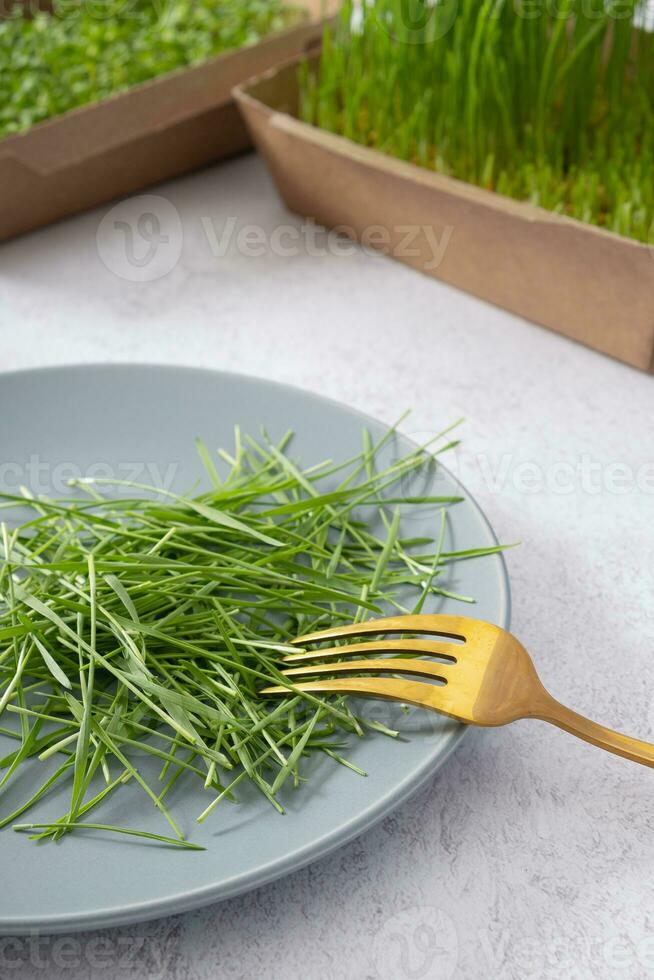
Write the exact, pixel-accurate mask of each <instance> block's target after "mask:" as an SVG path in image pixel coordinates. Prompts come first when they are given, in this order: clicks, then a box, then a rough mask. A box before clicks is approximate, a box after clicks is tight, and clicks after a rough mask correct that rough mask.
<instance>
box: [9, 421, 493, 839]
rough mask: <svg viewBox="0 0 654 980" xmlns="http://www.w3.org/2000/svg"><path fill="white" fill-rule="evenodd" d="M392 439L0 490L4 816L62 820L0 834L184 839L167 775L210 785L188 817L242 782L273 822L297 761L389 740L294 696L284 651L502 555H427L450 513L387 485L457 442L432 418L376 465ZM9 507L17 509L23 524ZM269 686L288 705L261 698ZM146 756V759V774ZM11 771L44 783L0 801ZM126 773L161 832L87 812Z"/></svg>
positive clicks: (422, 596)
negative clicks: (340, 454)
mask: <svg viewBox="0 0 654 980" xmlns="http://www.w3.org/2000/svg"><path fill="white" fill-rule="evenodd" d="M394 432H395V428H393V429H390V430H389V431H388V432H387V433H386V434H385V435H384V436H382V438H381V439H380V440H379V441H378V442H377V443H376V444H375V443H373V441H372V438H371V436H370V434H369V433H367V432H366V433H364V437H363V449H362V452H361V453H360V454H358V455H356V456H354V457H352V458H350V459H348V460H346V461H345V462H338V463H335V462H332V461H329V460H326V461H324V462H322V463H321V464H319V465H317V466H312V467H309V468H302V467H301V466H300V465H299V463H298V462H297V461H295V460H294V459H293V458H292V456H291V455H290V449H289V447H290V445H291V434H290V433H287V434H286V435H285V436H284V438H283V439H282V440H281V441H280V442H278V443H274V442H272V441H271V440H270V439H269V438H268V436H267V435H266V433H265V432H263V433H261V435H260V436H259V437H258V438H256V439H255V438H252V437H250V436H245V435H243V434H241V433H240V431H239V430H238V429H237V430H236V438H235V448H234V450H233V452H231V453H229V452H227V451H225V450H221V451H220V452H218V453H215V454H212V453H211V452H210V450H209V449H208V448H207V447H206V446H205V445H204V443H202V442H198V451H199V456H200V459H201V461H202V463H203V464H204V468H205V470H206V475H207V478H208V481H209V484H210V487H211V489H210V490H208V491H206V492H198V491H196V490H194V491H193V492H192V493H190V494H187V495H181V494H175V493H172V492H171V491H164V490H162V489H160V488H158V487H150V486H144V485H139V484H130V483H124V482H119V481H107V480H95V481H87V480H85V481H82V480H78V481H76V487H75V492H74V493H71V495H70V496H69V497H67V498H65V499H62V500H53V499H49V498H47V497H45V496H40V497H38V498H35V497H33V496H32V495H31V494H29V493H28V492H27V491H23V492H22V493H21V494H16V495H12V494H3V495H0V508H1V509H2V510H3V511H5V512H6V517H7V520H6V521H4V522H2V525H1V534H0V541H1V543H2V563H1V564H0V716H1V717H0V720H2V722H3V725H2V728H1V729H0V733H1V734H2V735H3V736H4V737H5V739H8V740H9V741H10V742H11V741H13V742H14V743H15V746H14V748H13V749H12V750H11V751H7V754H6V755H5V756H4V758H0V827H8V826H11V825H15V821H16V820H17V819H18V818H20V817H22V816H23V815H24V814H26V813H29V812H30V811H31V810H32V809H33V808H34V807H35V806H37V804H39V803H40V802H41V801H43V800H44V799H47V798H48V795H49V794H51V792H52V791H53V790H54V789H56V790H65V792H66V793H67V795H68V800H69V802H68V809H67V810H66V811H65V812H64V813H62V815H61V816H60V817H59V818H58V819H57V820H49V821H47V822H43V821H41V822H31V823H25V824H19V825H15V829H16V830H21V831H23V830H24V831H31V832H33V834H32V836H34V837H36V838H37V839H40V840H41V839H55V840H56V839H59V838H61V837H63V836H64V835H67V834H71V833H76V832H78V831H80V830H83V829H85V830H95V831H97V832H104V831H108V832H112V833H117V834H129V835H136V836H140V837H142V838H143V839H144V840H149V841H154V842H159V843H162V844H177V845H181V846H184V847H190V848H196V845H191V844H188V843H187V842H186V841H185V840H184V834H183V832H182V829H181V827H180V826H179V824H178V823H177V821H176V819H175V816H174V814H173V813H172V811H171V808H170V807H169V806H168V805H167V801H168V799H169V797H170V796H171V791H172V789H173V788H175V787H176V788H177V789H178V790H179V789H180V787H183V786H185V785H186V786H188V785H189V782H190V783H191V784H192V783H193V782H194V783H195V784H196V785H198V784H199V786H200V787H201V788H202V789H203V791H204V792H206V795H207V804H206V806H205V807H204V809H203V810H202V812H201V813H200V814H199V815H198V820H199V821H200V822H204V821H205V820H207V819H208V818H209V816H210V815H211V814H212V813H213V812H214V811H215V809H216V807H217V806H218V805H219V804H221V803H223V802H224V801H230V802H236V801H237V799H238V797H237V795H236V790H237V789H238V787H239V786H240V784H241V783H243V782H244V781H246V780H247V781H248V782H250V783H251V784H252V785H253V786H254V787H256V789H257V790H258V791H259V792H260V793H261V794H262V795H263V796H264V797H265V799H267V800H268V802H269V803H270V804H271V805H272V806H273V807H274V808H275V809H276V810H278V811H279V812H280V813H283V812H284V807H283V802H282V800H281V798H280V797H281V796H282V795H283V794H282V790H284V792H287V789H286V788H285V787H286V786H287V784H288V785H289V786H290V785H293V786H299V785H300V784H301V783H302V782H303V781H304V778H305V777H303V776H302V772H301V770H302V763H303V760H304V759H305V757H307V756H308V755H310V754H314V755H315V754H317V753H320V754H322V755H324V756H326V757H328V758H330V759H331V760H333V761H334V762H335V763H337V764H339V765H343V766H345V767H348V768H349V769H351V770H352V771H354V772H355V773H359V774H361V775H365V773H363V771H362V770H361V769H360V768H359V767H358V766H356V765H354V764H353V763H351V762H349V761H348V760H347V758H346V757H345V756H344V755H343V754H342V751H344V750H346V748H347V744H348V739H349V738H351V737H352V736H355V737H362V736H363V735H364V733H365V732H366V731H373V732H376V733H381V734H384V735H386V736H389V737H393V738H395V737H397V736H398V734H399V733H398V730H396V729H391V728H389V727H388V726H386V725H383V724H382V723H381V722H379V721H376V720H372V719H367V718H366V717H365V712H363V715H361V714H360V713H359V711H360V709H359V708H357V709H355V708H354V706H353V704H350V703H349V701H348V699H347V698H346V697H343V696H341V697H334V698H326V697H317V696H316V695H314V694H311V693H310V692H299V691H298V690H297V688H296V687H295V685H294V684H293V683H292V681H291V680H289V679H288V678H286V677H284V676H283V675H282V674H281V673H280V667H281V664H280V658H281V656H282V655H283V654H284V653H286V652H288V651H289V650H292V649H294V648H293V647H291V646H290V645H289V641H290V640H291V639H292V638H293V637H294V636H297V635H298V633H302V632H307V631H311V630H314V629H316V628H319V627H320V626H325V625H327V624H332V623H334V622H340V621H342V622H347V621H349V620H352V619H356V618H364V619H365V618H367V617H369V616H370V615H375V614H379V613H380V612H382V611H384V610H389V609H390V610H397V611H398V612H410V611H420V610H421V609H422V608H423V606H424V604H425V602H427V601H428V600H429V599H430V598H431V599H432V600H433V599H434V597H438V596H451V595H452V593H451V592H450V591H449V590H447V589H446V588H444V584H445V583H444V582H443V581H442V579H443V573H444V572H445V571H446V569H447V566H448V564H449V563H450V562H454V561H459V560H463V559H470V558H476V557H479V556H482V555H489V554H493V553H495V552H497V551H498V550H500V546H495V547H486V548H478V549H467V550H464V551H449V552H448V551H446V550H444V542H445V535H446V508H447V507H449V506H450V505H455V504H456V503H457V502H459V500H460V499H461V498H460V497H458V496H437V495H429V494H412V493H410V492H403V491H405V490H406V488H407V487H408V486H411V481H412V480H413V479H414V478H417V477H418V476H420V474H421V472H423V473H424V468H425V467H427V468H429V467H433V466H435V465H437V463H436V457H437V456H438V455H440V453H441V452H443V451H444V450H445V449H447V448H449V447H451V446H452V445H454V444H455V443H454V442H453V441H452V440H449V429H448V430H444V432H442V433H439V434H438V436H437V437H435V439H434V440H432V442H431V443H430V444H427V446H425V447H420V448H417V449H416V450H414V451H412V452H410V453H409V454H408V455H406V456H405V457H403V458H401V459H394V460H392V461H391V462H385V463H382V462H381V459H382V458H386V457H382V454H381V450H382V449H384V448H386V450H387V448H388V443H389V441H390V440H391V439H392V438H393V436H394ZM448 440H449V441H448ZM386 455H388V452H387V453H386ZM225 462H227V463H228V466H229V469H228V470H227V471H226V472H225V474H224V475H223V473H222V471H221V467H223V468H224V464H225ZM108 484H111V486H110V487H109V489H110V490H111V493H107V489H108V487H107V485H108ZM17 507H20V508H21V515H22V513H23V511H24V510H25V509H27V511H28V517H27V519H26V520H25V519H23V520H22V522H20V523H18V518H17V517H16V516H15V514H16V513H17V511H16V508H17ZM427 508H428V510H427ZM409 510H410V511H411V512H415V513H416V514H418V515H419V516H421V518H422V519H423V521H424V518H425V514H429V515H430V517H433V521H434V528H433V534H432V535H424V534H423V535H421V536H414V537H408V536H405V535H403V523H404V522H403V520H402V515H403V514H406V513H407V512H408V511H409ZM12 516H13V521H14V523H13V524H12V525H11V526H10V524H9V519H10V518H12ZM459 598H462V599H466V600H468V601H470V600H469V597H459ZM271 683H277V684H284V685H285V686H286V687H287V688H288V689H289V697H288V698H285V699H282V700H278V699H263V698H261V697H260V695H259V693H258V692H259V690H260V689H261V688H262V687H263V686H265V685H268V684H271ZM11 719H13V720H15V722H16V723H15V724H11ZM142 758H146V759H148V760H149V761H150V762H152V763H156V764H157V768H158V769H159V778H158V781H157V780H156V776H155V777H154V780H153V777H152V776H151V775H147V777H146V772H145V771H144V767H143V766H142V765H141V763H140V762H139V761H138V760H139V759H142ZM28 763H29V765H30V766H31V767H35V766H36V767H39V766H43V778H42V781H41V782H40V785H38V786H37V788H36V789H33V790H32V792H31V795H29V797H28V798H27V799H24V800H23V801H22V802H20V803H19V804H18V805H16V802H15V801H14V803H13V806H12V808H5V809H4V810H3V809H2V800H3V797H4V794H5V791H6V789H7V788H8V787H11V786H14V784H16V785H19V784H18V777H19V775H20V773H21V771H22V769H23V767H24V766H25V765H27V764H28ZM147 772H148V773H149V772H150V770H149V769H148V770H147ZM125 783H130V784H131V785H132V786H133V787H135V788H140V790H141V791H142V792H143V794H144V796H145V797H147V799H148V800H149V805H151V806H153V807H154V808H155V809H156V810H158V811H159V813H160V815H161V817H162V819H163V820H164V821H166V822H167V823H168V825H169V827H170V828H172V831H173V834H174V836H173V837H168V836H162V835H159V834H155V833H151V832H145V831H141V830H138V829H132V828H125V827H119V826H114V825H112V824H107V823H105V822H87V820H86V819H85V818H86V816H87V815H90V816H91V818H94V817H95V814H96V812H98V811H99V810H100V809H101V805H102V804H103V802H104V801H106V800H107V798H108V797H110V796H112V795H113V794H114V793H115V792H116V791H120V788H121V787H122V786H124V784H125Z"/></svg>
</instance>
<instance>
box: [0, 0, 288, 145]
mask: <svg viewBox="0 0 654 980" xmlns="http://www.w3.org/2000/svg"><path fill="white" fill-rule="evenodd" d="M24 6H25V7H32V8H33V7H35V6H36V5H35V4H29V3H28V2H27V0H25V4H24ZM101 6H102V9H101V11H99V10H98V5H97V4H95V3H87V2H86V0H54V3H53V9H52V12H45V11H37V12H35V13H34V15H33V16H29V17H28V16H25V15H24V10H23V9H22V8H21V4H20V3H18V4H16V5H14V7H13V9H12V10H11V12H10V13H9V15H8V16H6V17H4V18H2V19H0V136H7V135H10V134H12V133H19V132H22V131H23V130H25V129H29V127H30V126H33V125H34V124H35V123H38V122H41V121H42V120H44V119H49V118H51V117H52V116H58V115H60V114H61V113H63V112H67V111H68V110H69V109H74V108H76V107H78V106H82V105H86V104H88V103H90V102H98V101H100V100H101V99H105V98H107V97H108V96H111V95H114V94H115V93H117V92H122V91H124V90H125V89H129V88H131V87H132V86H134V85H138V84H139V83H141V82H146V81H148V80H149V79H151V78H156V77H157V76H158V75H163V74H165V73H167V72H170V71H174V70H175V69H177V68H183V67H185V66H187V65H197V64H200V63H202V62H203V61H206V60H207V59H209V58H212V57H214V56H215V55H217V54H221V53H222V52H223V51H227V50H230V49H233V48H240V47H243V46H245V45H248V44H254V43H255V42H256V41H259V40H261V39H262V38H263V37H265V36H266V35H267V34H270V33H272V32H274V31H278V30H282V29H284V28H287V27H290V26H292V25H293V24H295V23H297V22H299V21H300V20H301V19H302V18H303V17H304V16H305V15H304V14H303V12H302V11H301V10H300V8H299V7H297V6H294V5H293V6H292V5H290V4H286V3H284V2H283V0H265V2H263V3H262V2H261V0H130V2H129V3H125V2H124V0H115V2H114V0H108V2H106V3H103V4H102V5H101Z"/></svg>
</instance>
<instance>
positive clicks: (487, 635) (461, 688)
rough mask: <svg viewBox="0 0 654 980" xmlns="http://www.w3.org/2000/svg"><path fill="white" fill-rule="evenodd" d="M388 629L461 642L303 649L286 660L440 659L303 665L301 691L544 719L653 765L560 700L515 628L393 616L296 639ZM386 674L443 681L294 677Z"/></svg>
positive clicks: (462, 715)
mask: <svg viewBox="0 0 654 980" xmlns="http://www.w3.org/2000/svg"><path fill="white" fill-rule="evenodd" d="M375 633H376V634H384V633H418V634H422V635H424V634H432V635H435V636H438V637H445V638H446V639H449V640H457V641H458V642H456V643H448V642H443V640H436V641H434V640H415V639H395V640H387V639H377V640H372V641H367V642H364V643H353V644H349V645H348V646H335V647H329V648H327V649H318V650H312V651H301V652H298V653H293V654H290V655H288V656H286V657H284V661H285V662H291V661H293V662H295V661H314V660H316V659H324V658H327V660H328V661H329V659H330V658H335V657H351V656H353V655H354V656H358V655H359V654H369V653H378V654H388V653H394V654H405V653H415V654H422V655H425V654H427V655H429V656H431V657H438V658H440V659H439V660H438V661H434V660H417V659H416V660H413V659H411V660H409V659H403V658H401V657H397V656H395V657H386V658H383V659H370V660H368V659H364V660H348V661H344V662H339V663H334V662H328V663H303V664H302V665H301V666H299V667H292V668H289V669H287V670H284V671H283V673H284V675H285V676H287V677H288V678H289V681H292V683H293V688H294V689H296V690H300V691H316V692H324V693H331V692H338V693H340V694H357V695H363V696H371V697H378V698H387V699H390V700H392V701H401V702H403V703H405V704H412V705H416V706H418V707H421V708H430V709H431V710H432V711H438V712H441V713H442V714H444V715H448V716H449V717H450V718H456V719H457V720H458V721H462V722H465V723H466V724H470V725H481V726H484V727H489V726H496V725H508V724H510V722H513V721H517V720H518V719H519V718H539V719H541V720H542V721H548V722H550V724H552V725H556V726H558V727H559V728H563V729H564V730H565V731H566V732H570V733H571V734H572V735H576V736H577V737H578V738H582V739H585V741H586V742H591V743H592V744H593V745H598V746H599V747H600V748H601V749H605V750H606V751H607V752H613V753H615V754H616V755H622V756H624V757H625V758H626V759H631V760H632V761H633V762H640V763H642V765H645V766H652V767H654V745H650V744H649V743H648V742H641V741H639V740H638V739H635V738H629V737H628V736H627V735H621V734H620V733H619V732H614V731H612V730H611V729H610V728H604V727H603V726H602V725H598V724H596V723H595V722H594V721H590V719H588V718H584V717H583V715H578V714H577V713H576V711H571V710H570V708H566V707H565V706H564V705H562V704H560V703H559V702H558V701H556V700H555V699H554V698H553V697H552V696H551V695H550V694H548V692H547V691H546V690H545V688H544V687H543V685H542V683H541V681H540V679H539V677H538V674H537V673H536V668H535V667H534V665H533V663H532V660H531V657H530V656H529V654H528V653H527V651H526V650H525V648H524V647H523V645H522V644H521V643H520V641H519V640H517V639H516V638H515V636H513V635H512V634H511V633H508V632H507V631H506V630H503V629H500V627H499V626H493V625H492V623H485V622H482V621H481V620H478V619H469V618H468V617H467V616H440V615H419V616H390V617H387V618H384V619H373V620H369V621H368V622H365V623H356V624H353V625H352V626H336V627H334V628H333V629H327V630H322V631H321V632H319V633H308V634H307V635H306V636H300V637H298V639H297V640H294V641H293V642H294V643H301V644H307V643H318V642H321V641H322V640H341V639H343V638H345V637H358V636H367V635H370V634H375ZM361 672H365V673H368V674H370V673H374V674H379V673H385V672H390V673H393V674H412V675H415V676H417V677H425V678H427V679H429V680H432V681H439V682H440V684H434V683H423V682H421V681H411V680H405V679H400V678H398V677H383V676H382V677H350V676H348V677H330V678H325V679H324V680H311V681H303V682H301V683H299V684H296V683H295V678H296V677H299V676H302V675H305V676H306V675H311V674H357V673H358V674H361ZM291 692H292V689H291V688H287V687H283V686H275V687H267V688H265V689H264V690H262V691H261V694H289V693H291Z"/></svg>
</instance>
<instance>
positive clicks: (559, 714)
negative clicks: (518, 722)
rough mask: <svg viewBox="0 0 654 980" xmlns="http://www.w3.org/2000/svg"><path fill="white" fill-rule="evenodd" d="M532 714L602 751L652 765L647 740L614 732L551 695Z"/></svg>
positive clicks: (653, 752) (653, 755)
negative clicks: (567, 706)
mask: <svg viewBox="0 0 654 980" xmlns="http://www.w3.org/2000/svg"><path fill="white" fill-rule="evenodd" d="M532 717H535V718H540V719H542V720H543V721H548V722H550V724H552V725H556V726H557V728H562V729H563V730H564V731H566V732H570V734H571V735H576V736H577V738H582V739H583V740H584V741H585V742H590V743H591V744H592V745H597V746H599V748H600V749H604V750H605V751H606V752H613V754H614V755H621V756H624V758H625V759H631V761H632V762H639V763H640V764H641V765H643V766H650V767H652V768H654V745H651V744H650V743H649V742H642V741H640V739H637V738H630V737H629V736H628V735H621V734H620V732H614V731H613V729H611V728H605V727H604V726H603V725H598V724H597V722H595V721H591V720H590V718H584V716H583V715H579V714H577V712H576V711H572V710H571V709H570V708H566V706H565V705H564V704H561V703H560V702H559V701H557V700H556V699H555V698H553V697H551V696H549V695H548V696H547V699H546V700H545V702H544V705H543V706H542V708H541V709H540V710H538V711H537V712H536V713H535V714H534V715H532Z"/></svg>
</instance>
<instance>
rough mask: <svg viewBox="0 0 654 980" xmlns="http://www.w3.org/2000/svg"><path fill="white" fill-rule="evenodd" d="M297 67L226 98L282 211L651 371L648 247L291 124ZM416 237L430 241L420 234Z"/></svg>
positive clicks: (653, 253)
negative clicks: (341, 230) (263, 164)
mask: <svg viewBox="0 0 654 980" xmlns="http://www.w3.org/2000/svg"><path fill="white" fill-rule="evenodd" d="M296 65H297V61H294V62H292V63H290V64H288V65H286V66H284V67H282V68H279V69H275V70H273V71H271V72H268V73H267V74H264V75H263V76H261V77H260V78H256V79H253V80H251V81H250V82H248V83H246V84H245V85H242V86H239V87H238V88H237V89H236V90H235V93H234V94H235V98H236V100H237V102H238V104H239V106H240V108H241V111H242V112H243V115H244V118H245V120H246V122H247V125H248V128H249V130H250V133H251V135H252V138H253V140H254V143H255V145H256V146H257V147H258V149H259V150H260V152H261V153H262V154H263V156H264V157H265V159H266V161H267V162H268V165H269V167H270V170H271V172H272V175H273V177H274V179H275V182H276V184H277V187H278V189H279V192H280V194H281V196H282V198H283V199H284V202H285V203H286V205H287V206H288V207H289V208H290V209H291V210H292V211H295V212H297V213H298V214H302V215H305V216H309V217H312V218H315V219H316V220H317V221H319V222H320V223H321V224H324V225H327V226H329V227H336V226H345V228H346V229H348V233H349V234H352V235H353V236H354V237H356V238H357V239H359V240H362V241H367V242H368V243H369V244H370V245H372V246H374V247H381V248H383V250H384V251H386V252H388V254H390V255H392V256H393V257H395V258H398V259H399V260H400V261H402V262H405V263H407V264H408V265H411V266H413V268H415V269H419V270H420V271H421V272H426V273H427V274H428V275H432V276H436V277H437V278H439V279H442V280H444V281H445V282H448V283H451V284H452V285H453V286H458V287H459V288H460V289H464V290H466V291H467V292H469V293H473V294H474V295H475V296H480V297H481V298H482V299H485V300H488V301H490V302H491V303H495V304H496V305H497V306H501V307H504V308H505V309H507V310H510V311H511V312H513V313H517V314H519V315H520V316H523V317H527V318H528V319H530V320H533V321H535V322H536V323H540V324H543V325H544V326H547V327H550V328H551V329H553V330H557V331H559V332H560V333H563V334H567V335H568V336H569V337H572V338H574V339H575V340H578V341H580V342H581V343H584V344H588V345H589V346H591V347H595V348H597V349H598V350H600V351H603V352H604V353H606V354H610V355H611V356H613V357H616V358H618V359H619V360H622V361H626V362H627V363H628V364H633V365H635V366H636V367H639V368H642V369H644V370H654V242H653V243H652V245H651V246H648V245H645V244H641V243H639V242H635V241H632V240H631V239H628V238H623V237H621V236H619V235H616V234H613V233H611V232H607V231H604V230H603V229H601V228H597V227H594V226H592V225H587V224H584V223H582V222H580V221H576V220H574V219H571V218H566V217H562V216H560V215H556V214H554V213H553V212H551V211H546V210H544V209H542V208H538V207H534V206H533V205H531V204H525V203H522V202H519V201H514V200H512V199H510V198H507V197H503V196H501V195H498V194H495V193H493V192H492V191H487V190H483V189H481V188H477V187H474V186H472V185H471V184H466V183H463V182H461V181H458V180H455V179H453V178H450V177H444V176H441V175H439V174H436V173H433V172H432V171H429V170H426V169H424V168H422V167H418V166H416V165H414V164H411V163H405V162H403V161H399V160H396V159H393V158H392V157H390V156H386V155H384V154H383V153H380V152H379V151H377V150H373V149H369V148H367V147H364V146H360V145H358V144H356V143H354V142H352V141H350V140H348V139H345V138H343V137H341V136H335V135H334V134H332V133H327V132H324V131H322V130H320V129H317V128H316V127H314V126H309V125H307V124H306V123H303V122H300V121H299V120H298V119H297V118H296V114H297V103H298V90H297V82H296V77H297V71H296ZM425 227H428V228H430V229H431V231H430V240H429V241H428V240H427V238H426V235H425V234H423V233H420V230H421V229H424V228H425ZM380 228H381V231H380ZM411 235H412V236H413V238H412V240H411V241H410V240H409V236H411ZM436 245H437V247H436Z"/></svg>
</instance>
